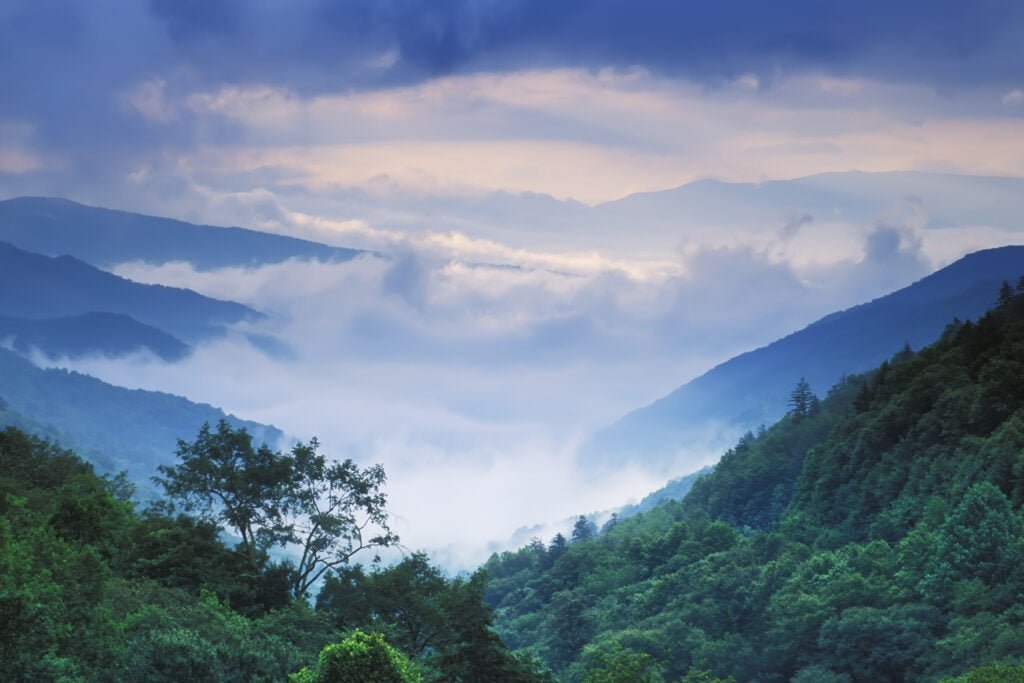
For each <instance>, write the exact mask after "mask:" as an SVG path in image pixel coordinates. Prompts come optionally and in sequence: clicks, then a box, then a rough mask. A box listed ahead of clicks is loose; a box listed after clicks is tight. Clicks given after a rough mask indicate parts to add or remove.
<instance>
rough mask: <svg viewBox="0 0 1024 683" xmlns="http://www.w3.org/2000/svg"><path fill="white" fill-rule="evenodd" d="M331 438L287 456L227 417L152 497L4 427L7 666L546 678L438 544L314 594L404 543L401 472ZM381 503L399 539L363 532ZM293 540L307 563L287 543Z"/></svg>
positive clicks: (180, 679)
mask: <svg viewBox="0 0 1024 683" xmlns="http://www.w3.org/2000/svg"><path fill="white" fill-rule="evenodd" d="M316 448H317V444H316V442H315V441H311V442H310V443H308V444H299V445H298V446H296V447H295V448H294V449H293V450H292V451H291V452H290V453H280V452H275V451H272V450H270V449H269V448H266V447H256V446H255V445H254V444H253V443H252V440H251V437H249V436H248V434H246V433H245V432H244V431H241V430H235V429H233V428H232V427H231V426H230V425H228V424H227V423H221V424H220V425H219V426H218V427H217V428H216V430H211V429H204V430H203V431H201V432H200V434H199V436H198V437H197V438H196V440H195V441H194V442H189V443H184V442H183V443H182V445H181V447H180V448H179V463H178V465H176V466H175V467H168V468H164V469H163V470H162V479H163V481H164V483H165V484H166V485H165V489H166V490H167V492H168V496H169V499H168V500H166V501H164V502H162V503H160V504H157V505H154V506H151V507H149V508H147V509H144V510H140V509H138V508H137V507H136V506H134V505H133V504H132V503H131V502H130V501H129V497H130V494H131V487H130V485H129V484H128V483H127V481H126V480H125V479H124V478H122V477H115V478H100V477H97V476H96V475H95V474H94V473H93V471H92V468H91V467H90V466H89V465H88V464H87V463H85V462H84V461H82V460H81V459H80V458H78V457H77V456H75V455H74V454H73V453H71V452H69V451H64V450H61V449H59V448H57V447H55V446H53V445H51V444H49V443H47V442H44V441H40V440H38V439H36V438H35V437H30V436H27V435H25V434H24V433H22V432H20V431H18V430H16V429H13V428H8V429H7V430H6V431H2V432H0V680H2V681H5V682H11V683H16V682H26V683H42V682H47V681H62V682H68V683H70V682H85V681H137V682H140V683H141V682H143V681H144V682H146V683H160V682H166V683H184V682H186V681H187V682H189V683H219V682H222V681H238V682H250V681H267V682H270V681H275V682H281V681H286V680H290V679H291V680H294V681H296V682H297V683H312V682H330V681H348V680H360V681H362V680H377V681H387V682H391V681H394V682H398V683H401V682H402V681H425V682H429V681H499V680H500V681H511V682H513V683H515V682H516V681H522V682H529V681H543V680H545V673H544V670H543V668H542V667H541V666H540V665H539V664H538V663H537V662H535V661H533V660H531V659H529V658H528V657H525V656H513V655H511V654H510V653H509V651H508V650H507V648H506V647H505V646H504V645H503V644H502V643H501V641H500V640H499V639H498V637H497V636H496V635H495V634H494V633H493V631H491V629H490V620H491V613H490V610H489V609H488V608H487V607H486V606H485V605H484V604H483V602H482V595H483V581H484V577H483V575H482V574H476V575H473V576H470V577H463V578H457V579H454V580H449V579H447V578H445V577H444V576H443V575H442V574H441V572H440V571H439V570H438V569H436V568H435V567H432V566H431V565H430V564H429V563H428V562H427V561H426V558H425V557H424V556H423V555H418V554H414V555H411V556H409V557H408V558H407V559H406V560H405V561H403V562H401V563H399V564H398V565H397V566H395V567H393V568H389V569H383V568H381V567H379V566H377V565H376V564H374V565H373V568H372V570H363V569H349V570H347V571H345V572H343V573H342V574H341V575H340V577H339V578H332V579H330V580H329V581H327V583H326V587H325V588H324V592H323V593H322V594H321V597H320V599H319V600H318V601H317V607H316V609H314V608H313V607H311V605H310V604H309V602H307V599H308V598H310V597H311V596H310V595H309V591H307V590H306V589H307V588H309V584H308V583H307V582H306V579H308V578H309V576H311V575H312V574H305V573H304V571H305V570H307V569H310V568H312V570H313V572H314V573H315V572H316V571H317V570H318V569H319V568H323V567H326V566H329V565H330V563H331V562H333V561H335V560H337V559H338V558H344V559H348V557H349V553H350V552H352V551H353V550H358V549H359V548H362V547H368V548H371V549H372V548H373V547H380V546H381V545H389V544H391V545H393V544H394V543H395V542H396V541H397V539H396V538H394V537H393V535H391V534H390V533H388V532H387V523H386V514H385V512H386V511H385V509H384V505H385V503H386V499H385V497H384V496H383V494H382V493H381V491H380V485H381V484H382V483H383V471H382V470H380V469H379V468H377V467H370V468H366V469H360V468H358V467H356V466H355V465H353V464H352V463H351V461H345V462H343V463H337V464H327V463H326V462H325V460H324V458H323V457H322V456H320V455H319V454H317V452H316ZM206 475H211V476H210V478H205V477H206ZM214 494H216V496H217V499H218V500H222V501H224V504H223V505H219V506H214V507H209V506H207V507H204V505H203V501H204V500H206V502H207V503H208V502H209V500H210V498H211V496H213V495H214ZM172 501H173V502H172ZM367 516H368V517H369V518H371V519H373V520H375V523H376V526H377V527H379V528H380V530H381V532H380V533H381V535H379V536H376V537H374V538H369V537H366V538H362V537H361V536H360V534H361V533H362V531H363V530H365V529H366V528H367V527H366V526H365V525H364V522H363V520H364V518H366V517H367ZM225 531H227V532H230V533H231V534H233V535H235V536H236V537H237V536H241V537H243V538H245V539H248V540H244V541H243V542H242V543H239V544H238V545H236V546H234V547H230V546H229V545H228V544H226V543H225V542H224V540H223V538H224V535H223V532H225ZM357 539H358V540H357ZM284 542H287V543H289V544H296V546H297V547H298V548H299V550H300V553H299V554H298V555H296V557H295V558H294V559H291V556H289V555H286V556H284V557H285V559H281V556H277V557H276V558H275V557H273V556H272V555H271V554H270V551H272V550H273V549H274V548H275V547H278V548H279V547H280V544H281V543H284ZM300 556H301V559H300ZM358 559H363V560H366V561H370V560H372V554H371V555H370V556H369V557H360V558H358ZM339 566H340V565H339ZM325 575H326V576H329V575H330V572H327V573H325ZM325 646H326V647H325ZM321 651H322V652H321ZM353 671H355V672H357V673H356V674H353V673H352V672H353ZM344 672H348V673H344ZM370 672H372V673H373V675H374V676H376V677H375V678H372V679H371V678H367V676H369V675H370ZM353 675H354V676H355V677H354V678H353V677H352V676H353ZM346 676H348V677H346ZM290 677H291V678H290Z"/></svg>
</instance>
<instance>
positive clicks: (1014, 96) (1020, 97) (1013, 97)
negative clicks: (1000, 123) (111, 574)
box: [1002, 88, 1024, 106]
mask: <svg viewBox="0 0 1024 683" xmlns="http://www.w3.org/2000/svg"><path fill="white" fill-rule="evenodd" d="M1002 103H1003V104H1005V105H1007V106H1013V105H1018V104H1024V90H1021V89H1020V88H1014V89H1013V90H1010V91H1009V92H1007V93H1006V94H1005V95H1003V97H1002Z"/></svg>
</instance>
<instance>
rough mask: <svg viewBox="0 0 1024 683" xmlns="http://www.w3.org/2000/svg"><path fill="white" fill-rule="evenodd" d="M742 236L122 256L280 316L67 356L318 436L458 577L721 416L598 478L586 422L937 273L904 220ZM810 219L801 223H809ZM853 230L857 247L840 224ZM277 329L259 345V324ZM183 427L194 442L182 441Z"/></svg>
mask: <svg viewBox="0 0 1024 683" xmlns="http://www.w3.org/2000/svg"><path fill="white" fill-rule="evenodd" d="M806 222H807V221H802V222H801V221H797V222H796V223H795V224H794V225H791V226H788V227H787V229H786V230H781V231H779V232H778V236H777V239H778V240H779V242H778V244H776V245H775V246H773V247H766V246H760V247H755V246H750V245H743V244H736V245H733V246H728V245H724V246H720V247H717V248H702V249H696V250H693V249H691V250H687V251H685V252H684V251H680V252H679V253H677V254H671V255H669V256H668V257H667V258H666V259H663V260H660V261H647V262H628V263H626V262H621V263H620V262H616V261H614V260H609V259H603V258H584V257H582V256H580V255H575V256H574V255H564V254H562V255H558V254H549V255H543V254H541V255H538V254H529V253H525V252H523V253H518V252H511V251H503V252H495V253H494V254H493V255H492V256H493V258H491V259H490V260H489V261H488V260H487V258H486V257H487V254H486V253H484V254H481V253H479V249H477V250H476V251H474V252H473V253H472V254H471V256H470V255H468V254H467V252H466V251H465V250H460V248H459V245H464V244H466V242H464V241H460V240H459V239H456V238H455V237H457V236H452V235H448V236H447V237H446V239H444V240H438V239H435V238H431V237H430V236H428V237H425V238H421V239H404V238H403V239H399V240H394V241H393V242H392V243H391V244H389V245H387V248H386V249H382V255H380V256H372V255H367V256H364V257H361V258H358V259H356V260H353V261H349V262H344V263H319V262H302V261H291V262H286V263H283V264H279V265H272V266H265V267H260V268H252V269H242V268H231V269H224V270H219V271H214V272H196V271H195V270H194V269H193V268H192V267H191V266H190V265H189V264H184V263H170V264H165V265H162V266H151V265H145V264H140V263H128V264H123V265H121V266H120V267H118V268H117V269H116V271H117V272H118V273H119V274H120V275H122V276H125V277H128V278H131V279H133V280H137V281H140V282H154V283H155V282H159V283H162V284H167V285H174V286H180V287H188V288H191V289H194V290H196V291H198V292H201V293H203V294H206V295H209V296H215V297H219V298H225V299H232V300H235V301H240V302H242V303H245V304H247V305H250V306H252V307H254V308H257V309H259V310H261V311H263V312H265V313H267V314H268V315H269V318H268V319H267V320H265V321H263V322H261V323H260V324H259V325H256V326H250V327H246V328H239V329H236V330H233V331H232V332H231V333H230V334H229V335H228V336H227V337H225V338H223V339H220V340H218V341H214V342H211V343H208V344H204V345H201V346H199V347H198V348H197V349H196V350H195V353H194V354H193V355H192V356H191V357H189V358H188V359H187V360H185V361H183V362H180V363H176V364H167V363H163V362H160V361H157V360H154V359H153V358H151V357H143V356H138V357H134V358H129V359H127V360H125V359H122V360H117V361H113V360H108V359H85V360H80V361H76V362H66V361H62V362H61V364H63V365H65V366H70V367H74V368H75V369H78V370H80V371H83V372H86V373H89V374H92V375H95V376H98V377H100V378H102V379H104V380H106V381H109V382H112V383H115V384H119V385H123V386H129V387H141V388H147V389H158V390H163V391H169V392H173V393H176V394H182V395H185V396H188V397H189V398H191V399H192V400H195V401H201V402H208V403H212V404H214V405H218V406H221V407H223V408H224V409H225V410H227V411H229V412H232V413H234V414H236V415H239V416H241V417H244V418H247V419H252V420H257V421H260V422H265V423H272V424H274V425H276V426H278V427H280V428H281V429H283V430H284V431H285V432H286V433H287V434H289V435H290V436H292V437H294V438H299V439H303V440H305V439H308V438H310V437H312V436H317V437H318V438H319V439H320V440H321V442H322V443H323V444H324V447H325V450H326V452H328V453H331V454H334V455H336V456H338V457H353V458H355V459H357V460H358V461H360V462H363V463H366V464H369V463H373V462H381V463H383V464H384V466H385V468H386V470H387V473H388V475H389V484H388V493H389V496H390V508H391V510H392V512H393V513H394V515H395V519H396V527H397V531H398V532H399V533H400V535H401V536H402V540H403V543H404V544H405V545H406V546H407V547H409V548H413V549H420V548H423V549H428V550H429V551H431V552H432V553H433V554H434V557H435V559H436V560H438V561H440V562H442V563H444V564H445V565H446V566H448V567H449V568H452V569H461V568H469V567H472V566H474V565H476V564H478V563H479V562H481V561H483V560H484V559H486V557H487V555H488V554H489V553H490V552H491V551H492V550H494V549H496V548H499V549H500V548H502V547H504V546H506V545H507V544H508V543H509V542H510V539H512V538H513V536H514V534H515V533H516V530H517V529H520V530H521V529H522V527H529V526H531V525H535V524H548V526H546V527H543V528H540V527H538V528H537V529H531V530H529V531H528V532H523V531H522V530H521V531H520V534H519V536H518V537H517V538H516V540H517V542H521V541H522V540H523V537H524V535H527V537H528V534H532V533H536V534H538V535H541V536H543V537H545V538H548V537H550V535H551V534H553V533H554V532H555V530H556V528H557V527H558V525H559V523H561V522H562V521H563V520H566V519H568V518H570V517H572V516H573V515H576V514H580V513H589V512H592V511H597V510H607V509H609V508H613V507H616V506H618V505H622V504H625V503H626V502H629V501H630V500H634V499H637V498H639V497H641V496H643V495H644V494H646V493H648V492H650V491H651V490H654V489H656V488H659V487H660V486H661V485H662V484H664V482H665V481H666V480H667V479H669V478H671V477H675V476H679V475H683V474H687V473H689V472H692V471H694V470H696V469H698V468H699V467H701V466H703V465H705V464H707V463H710V462H713V461H715V460H716V459H717V458H718V456H719V455H720V454H721V452H722V450H723V448H725V447H726V446H727V445H728V441H727V440H726V439H725V437H724V435H722V434H720V433H716V432H715V431H714V430H713V429H709V432H708V434H705V435H699V436H697V437H695V440H694V443H693V446H692V448H691V449H689V450H688V451H687V452H686V453H681V454H680V457H679V458H678V460H677V462H676V463H675V464H674V466H673V467H672V468H671V469H670V470H659V471H650V470H644V469H638V468H629V469H626V470H624V471H620V472H616V473H614V475H611V476H602V475H597V474H595V473H594V472H592V471H590V468H588V465H587V463H586V462H579V461H578V460H577V458H576V449H577V446H578V444H579V443H580V442H581V441H582V440H583V439H584V438H585V437H586V436H587V435H588V434H589V433H590V432H592V431H593V430H594V429H597V428H600V427H602V426H604V425H606V424H608V423H609V422H611V421H613V420H615V419H616V418H618V417H620V416H622V415H623V414H625V413H627V412H629V411H630V410H633V409H635V408H638V407H640V406H643V405H645V404H647V403H649V402H650V401H652V400H654V399H656V398H658V397H660V396H662V395H664V394H665V393H667V392H669V391H670V390H672V389H673V388H675V387H676V386H678V385H679V384H682V383H683V382H685V381H687V380H688V379H691V378H692V377H694V376H695V375H697V374H699V373H700V372H702V371H704V370H706V369H708V368H709V367H711V366H713V365H714V364H715V363H717V362H720V361H722V360H725V359H727V358H729V357H731V356H733V355H735V354H737V353H740V352H742V351H745V350H748V349H751V348H755V347H757V346H760V345H763V344H765V343H768V342H770V341H772V340H774V339H776V338H778V337H779V336H781V335H783V334H786V333H788V332H790V331H793V330H795V329H798V328H799V327H801V326H803V325H805V324H807V323H809V322H811V321H812V320H814V319H815V318H817V317H819V316H821V315H823V314H825V313H828V312H831V311H833V310H836V309H838V308H842V307H845V306H849V305H851V304H854V303H859V302H860V301H863V300H867V299H870V298H872V297H873V296H877V295H879V294H882V293H885V292H887V291H890V290H892V289H894V288H896V287H898V286H902V285H905V284H908V283H909V282H911V281H913V280H915V279H917V278H919V277H920V276H922V275H924V274H925V273H926V272H928V271H929V270H930V269H931V267H932V264H931V263H929V261H928V259H927V258H926V257H925V256H924V252H923V251H922V237H921V236H920V235H919V234H918V233H917V232H915V231H914V229H912V228H909V227H906V226H901V227H891V226H876V227H874V228H872V229H870V230H856V229H852V228H849V227H846V228H844V227H843V226H832V227H828V226H815V228H817V229H818V230H819V233H820V234H819V238H820V239H822V240H824V241H825V242H827V243H828V244H831V245H835V244H845V245H847V252H846V253H835V252H834V251H833V252H832V253H829V254H824V253H823V254H822V255H821V258H818V259H817V260H814V259H811V260H806V256H807V254H809V253H813V250H812V249H810V244H809V246H808V249H804V250H802V251H801V252H800V253H801V254H802V255H803V256H804V257H805V261H803V262H797V261H796V260H794V259H792V258H789V257H787V252H786V250H785V244H786V242H788V241H790V240H792V239H794V238H799V235H797V233H798V232H800V231H801V225H802V223H806ZM804 229H806V228H804ZM829 230H832V231H843V230H845V233H844V234H845V241H842V240H839V241H837V240H836V239H835V235H831V236H830V235H828V231H829ZM254 334H258V335H269V336H272V337H274V338H276V339H277V340H279V341H281V342H283V344H284V346H285V347H287V350H286V351H285V352H281V353H277V354H274V355H268V353H266V352H264V351H261V350H259V349H258V348H256V346H254V345H253V344H252V343H251V342H250V336H249V335H254ZM183 436H188V435H183Z"/></svg>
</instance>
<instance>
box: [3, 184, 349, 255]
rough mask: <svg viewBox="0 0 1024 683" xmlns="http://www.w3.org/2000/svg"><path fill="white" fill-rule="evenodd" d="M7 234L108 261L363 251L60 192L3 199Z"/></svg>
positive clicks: (46, 249) (27, 243)
mask: <svg viewBox="0 0 1024 683" xmlns="http://www.w3.org/2000/svg"><path fill="white" fill-rule="evenodd" d="M0 241H2V242H8V243H10V244H13V245H15V246H17V247H19V248H21V249H24V250H26V251H32V252H37V253H40V254H47V255H50V256H61V255H70V256H74V257H75V258H78V259H81V260H82V261H85V262H87V263H91V264H92V265H94V266H98V267H100V268H109V267H111V266H114V265H117V264H119V263H124V262H126V261H144V262H146V263H167V262H168V261H186V262H188V263H191V264H192V265H193V266H194V267H195V268H197V269H199V270H210V269H213V268H224V267H228V266H257V265H260V264H267V263H280V262H281V261H285V260H287V259H291V258H298V259H320V260H324V261H333V260H340V261H344V260H347V259H350V258H354V257H355V256H358V255H359V254H360V253H362V252H360V251H358V250H355V249H344V248H340V247H329V246H327V245H325V244H318V243H316V242H310V241H308V240H301V239H296V238H294V237H287V236H284V235H275V234H273V233H268V232H260V231H257V230H249V229H246V228H236V227H230V228H222V227H214V226H209V225H193V224H192V223H186V222H184V221H178V220H173V219H170V218H159V217H156V216H143V215H140V214H137V213H128V212H125V211H116V210H112V209H103V208H99V207H94V206H85V205H84V204H79V203H77V202H73V201H70V200H67V199H58V198H53V197H16V198H14V199H7V200H4V201H0Z"/></svg>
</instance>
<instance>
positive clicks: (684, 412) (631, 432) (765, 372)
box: [584, 246, 1024, 465]
mask: <svg viewBox="0 0 1024 683" xmlns="http://www.w3.org/2000/svg"><path fill="white" fill-rule="evenodd" d="M1022 274H1024V247H1019V246H1015V247H1001V248H998V249H989V250H985V251H979V252H975V253H973V254H969V255H968V256H965V257H964V258H962V259H960V260H959V261H957V262H956V263H953V264H952V265H950V266H947V267H946V268H943V269H942V270H939V271H937V272H935V273H933V274H931V275H929V276H928V277H926V278H923V279H922V280H920V281H918V282H916V283H914V284H913V285H910V286H909V287H906V288H905V289H902V290H899V291H897V292H894V293H892V294H889V295H888V296H884V297H881V298H879V299H876V300H874V301H872V302H870V303H866V304H862V305H860V306H855V307H853V308H850V309H847V310H845V311H842V312H839V313H834V314H832V315H829V316H826V317H825V318H822V319H821V320H819V321H817V322H815V323H813V324H811V325H809V326H808V327H806V328H804V329H803V330H800V331H799V332H796V333H794V334H791V335H789V336H787V337H784V338H783V339H780V340H778V341H776V342H774V343H772V344H769V345H768V346H766V347H763V348H760V349H757V350H755V351H751V352H748V353H745V354H742V355H740V356H737V357H735V358H733V359H731V360H729V361H726V362H725V363H722V364H721V365H718V366H716V367H715V368H713V369H712V370H710V371H708V372H707V373H705V374H704V375H701V376H700V377H698V378H696V379H694V380H693V381H691V382H689V383H687V384H685V385H683V386H681V387H680V388H678V389H676V390H675V391H674V392H672V393H671V394H669V395H668V396H665V397H664V398H662V399H659V400H658V401H656V402H654V403H653V404H651V405H649V406H647V407H645V408H641V409H639V410H637V411H635V412H633V413H630V414H629V415H627V416H625V417H623V418H622V419H620V420H619V421H618V422H616V423H614V424H613V425H611V426H610V427H608V428H606V429H604V430H602V431H600V432H598V433H597V434H595V435H594V437H593V438H592V440H591V441H590V443H589V444H588V445H587V446H586V447H585V448H584V454H585V456H586V457H588V458H590V459H591V461H592V462H601V463H606V464H611V463H616V462H621V461H624V460H631V459H637V460H642V461H644V462H645V463H647V464H652V465H658V464H664V463H669V462H671V461H672V458H673V456H674V455H675V453H676V452H677V450H678V449H680V448H681V447H683V446H684V445H685V444H686V443H687V442H688V441H689V440H691V439H693V438H694V435H695V434H701V433H704V432H705V431H706V430H707V429H708V428H709V425H711V426H713V425H719V426H721V425H725V427H724V428H723V431H725V432H728V431H729V430H732V431H736V430H740V431H742V430H746V429H752V428H754V427H756V426H757V425H758V424H761V423H766V422H771V421H773V420H775V419H778V418H779V417H780V416H781V415H782V414H783V413H784V412H785V408H786V401H787V399H788V397H789V392H790V390H791V389H792V388H793V386H794V385H795V384H796V382H797V380H798V379H799V378H800V377H806V378H807V380H808V381H809V382H810V384H811V386H812V387H813V388H814V389H816V390H818V391H819V392H820V391H821V390H823V389H825V388H827V387H830V386H832V384H834V383H835V382H836V381H838V380H839V379H840V377H841V376H842V375H843V374H844V373H854V372H861V371H864V370H866V369H868V368H870V367H873V366H874V365H877V364H878V363H879V362H881V361H882V360H884V359H885V358H887V357H889V356H891V355H892V354H893V353H895V352H896V351H898V350H899V349H900V348H901V347H903V346H904V344H910V346H911V347H913V348H920V347H921V346H922V345H924V344H926V343H929V342H930V341H931V340H933V339H935V338H936V337H937V336H938V335H939V333H940V332H941V331H942V330H943V328H944V327H945V326H946V324H948V322H949V321H950V320H952V319H953V318H961V319H968V318H977V317H978V316H979V315H981V314H982V313H984V312H985V311H986V310H987V309H988V308H989V307H990V306H991V305H992V304H993V303H994V301H995V296H996V293H997V292H998V291H999V285H1000V283H1001V282H1002V281H1003V280H1009V281H1011V282H1014V283H1016V281H1017V279H1018V278H1019V277H1020V276H1021V275H1022Z"/></svg>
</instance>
